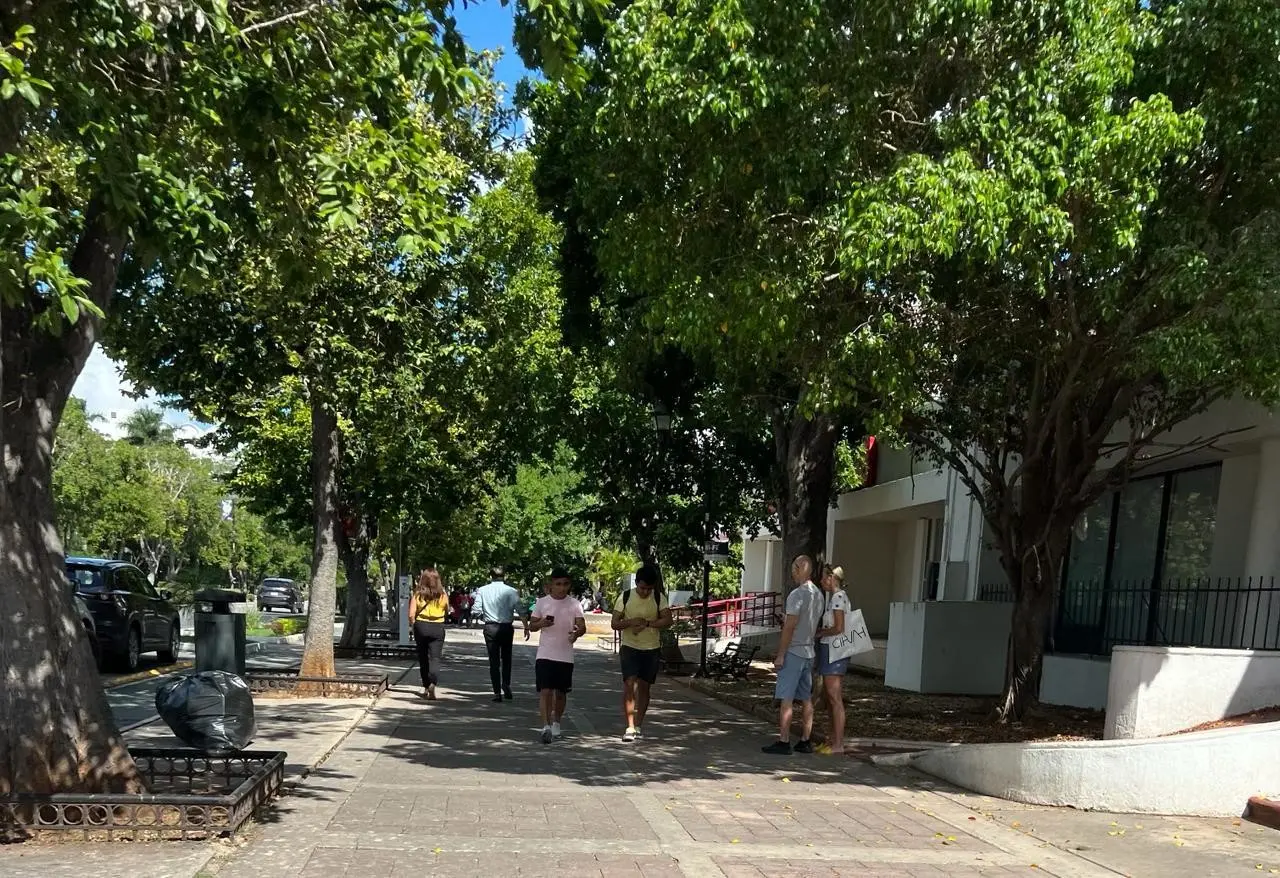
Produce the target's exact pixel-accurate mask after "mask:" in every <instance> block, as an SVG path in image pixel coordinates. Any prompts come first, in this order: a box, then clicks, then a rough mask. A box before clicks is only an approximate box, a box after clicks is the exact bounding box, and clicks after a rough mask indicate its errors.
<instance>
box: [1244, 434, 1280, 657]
mask: <svg viewBox="0 0 1280 878" xmlns="http://www.w3.org/2000/svg"><path fill="white" fill-rule="evenodd" d="M1244 575H1245V577H1246V580H1245V581H1246V582H1247V581H1248V578H1249V577H1252V578H1253V579H1254V581H1255V582H1256V581H1257V579H1258V577H1263V579H1264V582H1265V584H1266V585H1268V586H1269V585H1271V578H1272V577H1276V583H1277V585H1280V439H1267V440H1266V441H1264V442H1263V443H1262V446H1261V448H1260V449H1259V462H1258V485H1257V490H1256V491H1255V493H1254V495H1253V516H1252V518H1251V519H1250V522H1249V545H1248V549H1247V550H1246V552H1245V566H1244ZM1244 605H1245V607H1247V609H1248V612H1241V613H1240V614H1239V616H1240V625H1239V627H1238V630H1239V633H1240V636H1241V638H1242V642H1241V644H1240V645H1242V646H1250V645H1251V646H1255V647H1259V648H1270V649H1275V648H1276V647H1277V646H1280V598H1278V597H1277V595H1276V593H1275V592H1268V593H1266V594H1264V595H1259V596H1258V597H1257V598H1252V599H1247V600H1245V601H1244ZM1264 626H1265V632H1264V630H1263V629H1264ZM1255 631H1256V632H1257V637H1256V639H1255V637H1254V632H1255ZM1243 639H1248V640H1249V641H1251V642H1250V643H1244V642H1243ZM1259 641H1260V642H1259Z"/></svg>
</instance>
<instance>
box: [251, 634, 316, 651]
mask: <svg viewBox="0 0 1280 878" xmlns="http://www.w3.org/2000/svg"><path fill="white" fill-rule="evenodd" d="M306 639H307V635H306V634H287V635H285V636H284V637H250V638H248V643H256V644H259V648H258V651H259V652H261V651H262V647H263V646H280V645H282V644H288V645H290V646H299V645H301V644H302V643H304V642H305V641H306Z"/></svg>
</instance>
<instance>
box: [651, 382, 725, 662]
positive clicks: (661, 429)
mask: <svg viewBox="0 0 1280 878" xmlns="http://www.w3.org/2000/svg"><path fill="white" fill-rule="evenodd" d="M652 413H653V429H654V432H655V433H657V434H658V439H659V441H660V442H661V441H662V440H664V439H665V438H666V437H667V436H669V435H670V434H671V411H670V409H668V408H667V407H666V405H664V404H663V403H661V402H655V403H653V406H652ZM695 441H697V437H696V436H695ZM697 445H698V453H699V457H700V458H701V457H702V443H701V442H697ZM701 462H702V464H703V466H704V470H705V466H706V461H705V460H702V461H701ZM703 481H704V484H703V485H702V508H703V521H702V524H703V527H702V539H703V542H702V543H701V544H700V546H699V548H701V549H702V644H701V648H700V650H699V654H698V670H697V672H696V673H695V674H694V676H695V677H707V676H710V675H709V674H708V673H707V640H708V634H709V633H710V631H709V629H710V627H711V622H710V613H711V561H712V556H711V554H710V553H712V552H713V551H714V548H713V546H712V544H711V538H712V535H711V510H710V509H709V508H708V507H709V503H708V501H707V486H706V484H705V481H706V480H705V479H704V480H703Z"/></svg>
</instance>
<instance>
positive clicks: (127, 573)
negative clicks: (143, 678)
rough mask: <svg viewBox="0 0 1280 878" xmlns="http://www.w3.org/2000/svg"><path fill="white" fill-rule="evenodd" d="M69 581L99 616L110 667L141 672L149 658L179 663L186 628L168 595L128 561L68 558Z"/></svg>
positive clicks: (99, 632) (96, 623) (100, 634)
mask: <svg viewBox="0 0 1280 878" xmlns="http://www.w3.org/2000/svg"><path fill="white" fill-rule="evenodd" d="M67 579H68V580H70V581H71V584H72V585H73V586H74V587H75V590H76V594H77V595H78V596H79V597H80V598H82V599H83V600H84V602H85V605H86V606H87V607H88V608H89V612H90V613H91V614H92V615H93V621H94V627H95V628H96V629H97V635H98V643H99V644H100V646H101V649H102V654H103V655H102V657H103V661H104V662H109V663H111V664H113V665H116V666H118V667H119V668H121V669H122V670H125V671H136V670H137V669H138V660H139V659H140V658H141V656H142V653H144V652H155V653H156V655H157V656H159V658H160V660H161V661H162V662H172V661H175V660H176V659H177V657H178V648H179V644H180V642H181V638H182V623H181V622H180V621H179V618H178V609H177V607H175V606H174V605H173V604H172V603H171V602H170V598H171V597H172V595H170V594H169V593H168V592H167V591H157V590H156V587H155V586H154V585H152V584H151V583H150V582H148V581H147V577H146V576H145V575H144V574H143V572H142V571H141V570H139V569H138V568H137V567H134V566H133V565H132V564H129V563H126V562H124V561H107V560H104V559H102V558H68V559H67Z"/></svg>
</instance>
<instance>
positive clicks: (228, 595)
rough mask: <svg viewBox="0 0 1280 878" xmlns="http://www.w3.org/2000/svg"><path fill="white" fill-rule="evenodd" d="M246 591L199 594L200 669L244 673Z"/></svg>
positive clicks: (197, 625) (198, 663)
mask: <svg viewBox="0 0 1280 878" xmlns="http://www.w3.org/2000/svg"><path fill="white" fill-rule="evenodd" d="M244 601H245V593H244V592H242V591H227V590H223V589H206V590H205V591H201V592H197V593H196V671H227V672H228V673H232V674H239V675H240V676H241V677H243V676H244V655H245V646H244V645H245V618H244V613H241V612H235V613H233V612H232V611H231V605H232V604H243V603H244Z"/></svg>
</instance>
